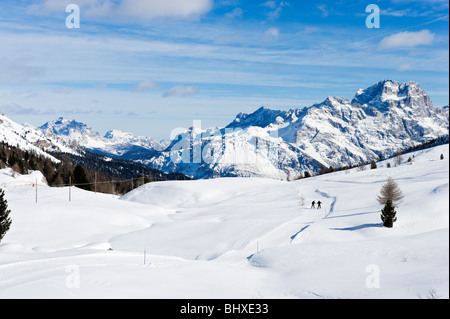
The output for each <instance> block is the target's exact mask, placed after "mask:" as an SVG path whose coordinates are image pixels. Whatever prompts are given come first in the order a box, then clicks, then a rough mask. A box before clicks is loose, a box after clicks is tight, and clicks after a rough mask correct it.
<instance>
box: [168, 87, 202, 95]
mask: <svg viewBox="0 0 450 319" xmlns="http://www.w3.org/2000/svg"><path fill="white" fill-rule="evenodd" d="M198 92H199V89H198V88H197V87H195V86H185V85H178V86H175V87H173V88H171V89H170V90H168V91H167V92H166V93H164V94H163V97H176V96H177V97H185V96H193V95H196V94H197V93H198Z"/></svg>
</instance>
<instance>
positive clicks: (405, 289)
mask: <svg viewBox="0 0 450 319" xmlns="http://www.w3.org/2000/svg"><path fill="white" fill-rule="evenodd" d="M441 154H443V156H444V160H440V155H441ZM413 155H414V156H413ZM411 157H413V158H414V159H413V162H412V164H410V163H407V162H405V163H403V164H401V165H398V166H395V165H394V163H393V162H392V161H391V164H392V167H391V168H387V162H388V161H385V162H381V163H378V168H377V169H375V170H370V169H368V170H365V171H361V170H357V169H354V170H348V171H341V172H337V173H332V174H327V175H322V176H319V177H313V178H309V179H303V180H299V181H295V182H284V181H276V180H271V179H258V178H244V179H243V178H224V179H213V180H200V181H187V182H181V181H180V182H164V183H152V184H147V185H145V186H143V187H141V188H138V189H136V190H135V191H133V192H131V193H129V194H128V195H126V196H124V197H123V198H120V199H118V198H113V197H112V196H111V195H102V194H94V193H90V192H86V191H83V190H80V189H76V188H72V201H71V202H69V201H68V191H69V190H68V188H49V187H46V186H44V185H40V186H39V189H38V192H39V200H38V203H37V204H36V203H35V202H34V201H35V188H33V187H32V186H31V185H26V184H23V185H20V184H21V183H18V182H17V181H18V180H29V181H30V182H32V181H33V180H35V176H30V177H29V178H28V177H26V176H24V177H20V176H16V177H13V176H12V175H11V174H10V172H8V171H5V170H3V171H1V173H0V185H1V187H2V188H4V189H5V190H6V199H7V200H8V203H9V208H10V209H11V215H10V217H11V218H12V222H13V223H12V225H11V229H10V231H9V232H8V233H7V234H6V236H5V237H4V239H3V241H2V243H1V244H0V298H171V299H174V298H182V299H197V298H205V299H211V298H212V299H216V298H217V299H236V298H238V299H240V298H244V299H249V298H250V299H251V298H269V299H270V298H312V299H319V298H357V299H359V298H383V299H386V298H387V299H394V298H411V299H417V298H429V297H433V296H437V297H441V298H449V273H448V269H449V213H448V211H449V160H448V159H449V146H448V145H445V146H439V147H435V148H432V149H427V150H424V151H419V152H415V153H412V154H411ZM388 177H392V178H393V179H394V180H395V181H397V183H398V184H399V186H400V188H401V189H402V190H403V192H404V194H405V198H404V201H403V203H402V204H401V205H400V206H399V207H398V208H397V212H398V214H397V216H398V222H397V223H396V224H395V225H394V228H393V229H386V228H383V227H381V219H380V210H381V208H382V207H380V205H379V204H378V202H377V200H376V196H377V195H378V194H379V191H380V188H381V186H382V185H383V184H384V183H385V182H386V180H387V178H388ZM313 200H315V201H318V200H320V201H322V202H323V208H322V209H321V210H312V209H310V203H311V202H312V201H313ZM302 204H303V205H302ZM145 249H146V259H145V265H144V250H145Z"/></svg>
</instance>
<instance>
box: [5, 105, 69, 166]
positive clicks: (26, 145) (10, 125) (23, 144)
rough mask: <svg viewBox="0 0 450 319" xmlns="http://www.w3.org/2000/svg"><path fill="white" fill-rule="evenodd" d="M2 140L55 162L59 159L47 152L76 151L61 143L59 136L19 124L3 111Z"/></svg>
mask: <svg viewBox="0 0 450 319" xmlns="http://www.w3.org/2000/svg"><path fill="white" fill-rule="evenodd" d="M0 141H3V142H5V143H7V144H9V145H11V146H17V147H19V148H20V149H22V150H25V151H32V152H34V153H36V154H37V155H40V156H44V157H47V158H50V159H52V160H53V161H54V162H59V160H57V159H56V158H54V157H53V156H51V155H49V154H48V153H47V152H65V153H76V151H75V150H74V149H73V148H71V147H69V146H67V145H65V144H64V143H61V142H60V141H59V139H58V137H57V136H55V135H53V136H52V135H47V134H44V133H43V132H42V131H40V130H38V129H36V128H34V127H33V126H31V125H28V124H23V125H22V124H18V123H16V122H14V121H13V120H11V119H10V118H8V117H7V116H6V115H4V114H2V113H0Z"/></svg>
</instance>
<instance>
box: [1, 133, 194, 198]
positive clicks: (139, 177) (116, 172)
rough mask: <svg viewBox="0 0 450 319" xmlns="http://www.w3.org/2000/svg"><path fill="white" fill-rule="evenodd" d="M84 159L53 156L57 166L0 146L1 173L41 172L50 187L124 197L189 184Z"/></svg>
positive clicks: (137, 167)
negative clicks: (168, 183) (151, 186)
mask: <svg viewBox="0 0 450 319" xmlns="http://www.w3.org/2000/svg"><path fill="white" fill-rule="evenodd" d="M85 155H86V156H75V155H72V154H64V153H52V156H54V157H55V158H58V160H59V162H57V161H55V160H54V159H51V158H50V157H47V156H44V155H38V154H36V153H35V152H32V151H25V150H22V149H20V148H18V147H15V146H11V145H8V144H7V143H5V142H4V141H2V142H1V143H0V169H1V168H5V167H10V168H12V169H13V170H14V171H15V172H17V173H19V174H27V173H28V172H29V171H40V172H41V173H42V174H43V175H44V177H45V178H46V180H47V183H48V185H49V186H51V187H63V186H68V185H75V186H77V187H79V188H81V189H85V190H88V191H97V192H99V193H106V194H112V193H114V194H118V195H123V194H126V193H128V192H130V191H131V190H133V189H134V188H136V187H139V186H142V185H144V184H146V183H150V182H154V181H163V180H188V179H190V178H188V177H186V176H184V175H182V174H165V173H163V172H161V171H158V170H153V169H150V168H149V167H147V166H145V165H141V164H138V163H133V162H129V161H124V160H116V159H108V161H106V160H104V156H103V157H102V156H100V155H96V154H93V153H90V152H87V151H86V154H85Z"/></svg>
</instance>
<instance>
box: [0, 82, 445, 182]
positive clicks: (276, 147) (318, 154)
mask: <svg viewBox="0 0 450 319" xmlns="http://www.w3.org/2000/svg"><path fill="white" fill-rule="evenodd" d="M448 134H449V109H448V106H445V107H440V108H435V107H434V106H433V104H432V102H431V100H430V97H429V95H428V94H427V93H426V92H425V91H424V90H423V89H422V88H421V87H420V85H419V84H417V83H415V82H408V83H400V82H395V81H390V80H385V81H381V82H379V83H378V84H376V85H374V86H372V87H370V88H367V89H365V90H363V89H361V90H359V91H358V92H357V93H356V95H355V97H354V98H353V100H352V101H350V100H348V99H345V98H343V97H328V98H327V99H326V100H325V101H324V102H322V103H320V104H316V105H313V106H311V107H307V108H299V109H293V110H288V111H281V110H271V109H268V108H266V107H262V108H260V109H258V110H257V111H255V112H254V113H252V114H245V113H240V114H238V115H237V117H236V118H235V119H234V120H233V121H232V122H231V123H230V124H229V125H228V126H226V127H225V128H209V129H201V128H199V127H191V128H189V129H186V130H185V132H184V133H182V134H179V135H178V136H177V138H176V139H175V140H173V141H167V142H164V141H163V142H161V143H160V142H158V141H156V140H154V139H152V138H148V137H135V136H133V135H132V134H131V133H124V132H121V131H117V130H112V131H109V132H108V133H106V135H105V136H101V135H100V134H99V133H97V132H96V131H95V130H94V129H92V128H90V127H88V126H87V125H86V124H83V123H79V122H76V121H73V120H69V119H64V118H59V119H58V120H56V121H52V122H47V123H45V124H44V125H42V126H41V127H39V128H38V129H35V128H33V127H31V126H29V125H25V126H22V125H19V124H16V123H14V122H13V121H11V120H10V119H8V118H7V117H6V116H4V115H2V116H1V117H0V138H2V139H3V140H6V141H8V142H9V143H10V144H13V145H16V144H18V145H20V146H21V147H22V148H30V149H36V148H38V150H39V151H40V152H42V151H46V150H51V151H61V152H72V153H73V152H77V150H79V149H80V148H85V149H88V150H90V151H92V152H95V153H98V154H103V155H107V156H111V157H118V158H121V159H127V160H133V161H137V162H141V163H144V164H146V165H148V166H150V167H151V168H154V169H159V170H162V171H164V172H166V173H173V172H176V173H182V174H185V175H188V176H191V177H194V178H197V179H201V178H214V177H267V178H274V179H282V180H286V179H294V178H297V177H299V176H301V174H303V173H304V172H305V171H308V172H317V171H318V170H319V169H320V168H321V167H327V168H328V167H330V166H332V167H334V168H338V167H343V166H352V165H356V164H359V163H360V162H361V161H370V160H372V159H379V158H380V157H383V158H387V157H390V156H393V155H394V154H395V152H397V151H399V150H403V149H405V148H409V147H413V146H416V145H418V144H420V143H424V142H427V141H429V140H432V139H435V138H438V137H441V136H448Z"/></svg>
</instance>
